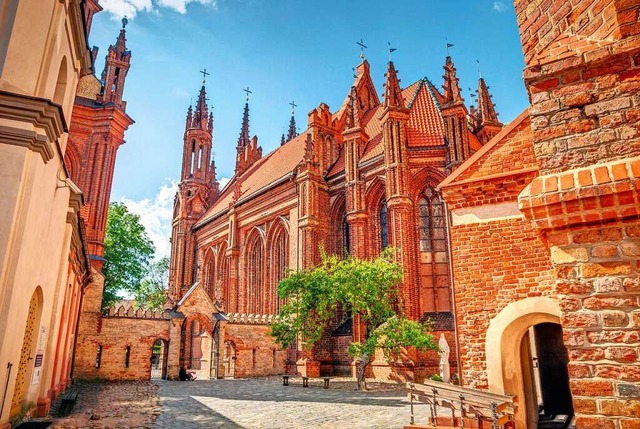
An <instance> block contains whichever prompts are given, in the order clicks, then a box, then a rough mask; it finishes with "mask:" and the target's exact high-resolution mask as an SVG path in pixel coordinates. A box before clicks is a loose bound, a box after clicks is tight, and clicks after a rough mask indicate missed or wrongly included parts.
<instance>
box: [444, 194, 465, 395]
mask: <svg viewBox="0 0 640 429" xmlns="http://www.w3.org/2000/svg"><path fill="white" fill-rule="evenodd" d="M442 202H443V203H444V211H445V213H446V218H447V222H446V225H447V242H448V244H449V245H448V246H447V256H448V258H447V259H448V260H449V261H448V262H449V263H448V265H449V279H450V283H451V310H452V312H453V321H454V323H453V333H454V336H455V340H456V363H457V366H458V382H459V383H460V386H461V387H462V385H463V384H462V364H461V360H460V339H459V337H458V311H457V310H456V295H455V290H456V288H455V286H454V285H455V282H454V280H453V252H452V250H451V212H450V211H449V206H448V204H447V201H446V200H445V199H444V198H442Z"/></svg>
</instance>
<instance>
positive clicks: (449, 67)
mask: <svg viewBox="0 0 640 429" xmlns="http://www.w3.org/2000/svg"><path fill="white" fill-rule="evenodd" d="M442 77H443V78H444V84H443V85H442V90H443V93H442V95H443V98H444V102H443V105H450V104H458V103H463V99H462V94H461V92H460V85H459V83H458V76H457V74H456V68H455V66H454V65H453V61H452V60H451V57H450V56H447V59H446V60H445V64H444V76H442Z"/></svg>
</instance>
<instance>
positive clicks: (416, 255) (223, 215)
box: [170, 57, 501, 376]
mask: <svg viewBox="0 0 640 429" xmlns="http://www.w3.org/2000/svg"><path fill="white" fill-rule="evenodd" d="M445 72H446V74H447V76H446V79H445V87H444V91H443V92H442V93H441V92H440V91H439V90H438V89H436V88H435V86H434V85H432V84H431V82H429V81H428V80H426V79H421V80H419V81H417V82H415V83H413V84H412V85H409V86H408V87H407V88H404V89H402V88H401V87H400V85H399V80H398V77H397V71H396V70H395V66H394V64H393V63H391V62H390V63H389V66H388V70H387V73H386V84H385V94H384V98H383V102H381V101H380V100H379V97H378V94H377V91H376V89H375V85H374V83H373V80H372V77H371V74H370V69H369V63H368V62H367V61H366V60H363V61H362V63H361V64H359V65H358V66H357V68H356V77H355V80H354V82H353V85H352V88H351V90H350V91H349V93H348V95H347V97H346V98H345V101H344V103H343V104H342V105H341V106H340V107H339V109H338V110H336V111H334V112H331V111H330V109H329V107H328V106H327V105H326V104H324V103H321V104H320V105H319V106H318V107H317V108H316V109H314V110H312V111H311V112H310V113H309V115H308V127H307V130H306V131H305V132H304V133H302V134H301V135H298V136H296V135H295V133H290V139H289V140H288V141H286V140H285V141H283V142H282V144H281V146H280V147H279V148H278V149H276V150H275V151H274V152H272V153H269V154H266V155H264V156H263V155H262V150H261V148H260V147H259V146H258V144H257V138H256V137H253V138H251V137H250V134H249V103H248V99H247V102H246V103H245V108H244V112H243V120H242V126H241V132H240V136H239V139H238V144H237V149H238V156H237V164H236V174H235V175H234V176H233V178H232V179H231V181H230V182H229V184H227V185H226V186H225V188H224V189H222V190H218V189H217V182H215V176H214V177H211V176H209V175H208V174H207V173H206V172H205V174H203V175H199V171H200V170H197V171H196V172H195V173H192V171H193V167H192V165H193V162H194V161H193V159H194V157H193V147H192V144H191V141H192V137H191V136H192V135H194V133H196V132H200V133H201V134H202V137H201V139H200V140H198V141H202V142H205V143H204V147H206V148H210V147H211V146H212V140H211V135H212V129H210V128H207V127H208V124H204V125H202V124H201V123H200V122H198V121H196V122H194V119H193V118H194V115H196V114H201V115H205V114H206V111H207V110H206V109H207V107H206V105H205V104H204V101H203V100H204V98H203V94H204V93H205V92H204V91H205V89H204V86H203V87H202V89H201V93H200V97H199V100H198V102H197V105H196V109H195V111H194V110H192V108H189V111H188V115H187V126H186V129H185V142H184V156H183V173H182V182H181V184H180V190H179V191H178V194H177V196H176V205H175V211H174V224H173V225H174V230H173V233H172V262H171V279H170V291H171V294H172V300H173V301H174V302H178V301H179V300H181V299H182V296H183V294H184V293H185V292H186V291H187V290H189V288H191V287H192V285H196V284H198V285H200V286H201V287H202V288H203V290H205V291H206V292H207V293H208V294H209V296H210V298H211V301H212V302H213V303H214V305H215V307H216V308H217V309H218V311H224V312H225V313H227V314H237V315H244V316H243V317H258V318H263V317H271V316H274V315H275V314H277V310H278V307H279V305H280V300H279V298H277V284H278V281H279V280H280V279H281V278H282V276H283V275H284V273H285V270H286V269H287V268H289V269H300V268H305V267H309V266H312V265H314V264H316V263H318V262H319V248H320V246H321V245H323V246H324V247H325V249H327V250H328V251H329V252H331V253H336V254H344V252H345V250H347V251H348V252H349V253H351V254H352V255H354V256H357V257H360V258H370V257H373V256H375V255H377V254H378V253H379V252H380V251H381V250H382V249H383V247H385V246H387V245H391V246H393V247H395V248H397V249H399V252H398V261H399V262H400V263H401V264H402V266H403V267H404V282H403V285H402V286H401V288H400V305H399V307H400V309H399V311H402V312H404V313H405V314H407V315H408V316H409V317H411V318H412V319H414V320H415V319H423V320H424V319H428V318H433V319H435V321H436V326H437V329H438V330H442V331H443V332H445V331H446V333H447V335H448V336H449V337H450V338H453V337H452V336H451V331H452V329H453V323H452V313H451V312H452V305H451V296H450V282H449V265H448V252H447V240H446V231H445V227H444V220H445V217H444V207H443V205H442V201H441V199H440V197H439V196H438V195H437V194H436V193H435V191H434V187H435V185H436V184H437V183H438V182H440V181H441V180H442V179H443V178H444V177H445V176H446V174H447V173H448V172H449V171H450V170H451V169H452V168H453V166H454V165H455V164H456V163H459V162H461V161H463V160H464V159H466V158H467V157H469V156H470V155H471V154H472V153H473V152H475V151H476V150H477V149H479V148H480V147H481V143H480V140H479V137H478V136H476V135H475V134H473V132H472V130H471V129H470V128H469V127H468V126H467V122H466V115H467V112H468V111H467V108H466V107H465V105H464V102H463V101H462V98H461V96H460V90H459V87H458V79H457V77H456V72H455V68H454V67H453V62H452V60H451V58H450V57H448V58H447V60H446V65H445ZM487 97H489V96H488V93H487ZM439 103H444V104H445V105H446V106H449V107H446V106H445V107H443V108H442V109H441V108H440V107H439V106H440V104H439ZM447 103H448V104H447ZM491 108H493V105H491ZM440 109H441V110H440ZM447 109H448V110H447ZM194 112H196V113H194ZM197 112H205V113H197ZM446 115H449V116H446ZM492 115H493V116H491V117H492V118H493V119H494V120H495V121H494V125H496V124H497V125H498V126H501V124H499V123H498V122H497V117H496V115H495V111H494V112H493V114H492ZM445 116H446V117H447V118H449V117H450V120H447V122H446V124H445V122H444V121H443V117H445ZM480 117H487V116H486V115H485V116H482V115H481V116H480ZM293 120H294V119H292V121H293ZM477 125H478V127H477V129H476V130H475V131H476V132H478V133H479V132H480V129H482V128H483V127H484V126H485V125H487V126H488V125H490V124H488V123H485V121H483V120H480V122H479V123H478V124H477ZM198 130H200V131H198ZM447 130H448V131H447ZM485 132H487V130H485ZM451 145H456V149H455V150H454V151H453V152H451V150H452V149H450V147H451ZM209 153H211V152H210V151H209V150H205V152H204V154H205V155H204V162H203V163H202V165H203V166H208V165H210V166H211V168H213V165H214V163H213V160H212V159H211V158H209ZM452 153H453V154H454V155H453V159H452V155H451V154H452ZM195 159H196V160H197V159H198V158H197V157H196V158H195ZM185 165H186V167H185ZM206 168H208V167H203V169H206ZM196 184H197V186H196ZM196 187H197V189H196ZM198 195H207V196H209V197H208V198H204V197H203V198H200V201H201V203H200V204H199V205H197V209H195V208H194V207H196V206H194V205H193V203H192V201H195V200H196V199H198V197H197V196H198ZM341 322H342V321H340V322H336V324H335V326H333V325H332V326H331V327H328V328H327V333H326V335H325V337H324V338H323V340H322V341H321V342H320V343H319V344H318V345H317V346H316V348H315V350H314V351H303V350H302V349H300V350H297V351H296V350H290V351H288V352H287V355H286V358H285V359H286V362H287V367H288V368H290V369H291V368H292V367H293V364H294V363H295V361H296V360H298V361H299V363H300V362H304V365H303V367H305V366H306V367H308V368H310V367H311V366H312V367H313V368H314V369H313V371H320V370H321V371H322V372H323V373H345V372H347V371H349V370H350V368H351V364H352V362H351V361H352V359H351V358H350V357H349V356H348V355H347V353H346V346H347V345H348V343H349V342H350V341H352V340H353V339H354V338H355V339H358V338H361V335H362V329H361V328H362V327H361V326H360V324H359V323H358V322H357V321H355V322H351V321H350V319H349V318H347V321H346V322H345V323H346V324H343V326H340V324H341ZM227 326H232V324H231V323H230V324H228V325H227ZM227 329H229V328H227ZM242 332H245V334H244V335H248V332H249V331H248V330H246V331H242ZM265 341H266V339H265ZM245 347H247V346H245ZM240 351H241V349H240V348H239V347H237V348H236V352H237V353H240ZM276 353H281V352H280V351H278V350H277V351H276ZM283 356H284V355H283ZM426 356H427V355H425V356H422V357H421V359H424V362H422V363H420V364H417V365H418V366H419V367H420V368H423V369H420V370H414V369H412V370H411V371H410V372H411V374H419V376H424V373H425V372H426V371H427V370H426V369H424V368H427V367H428V368H430V369H429V371H433V372H434V373H435V372H437V368H436V367H437V357H436V356H435V355H433V356H431V355H429V357H426ZM264 358H265V359H266V362H264V363H260V362H258V363H257V364H256V366H255V368H256V369H252V371H254V374H257V373H259V372H261V371H262V369H261V368H266V367H269V365H272V364H273V362H272V361H273V359H272V358H268V357H266V354H265V357H264ZM238 359H240V357H238ZM258 359H260V357H258ZM300 359H303V360H302V361H300ZM427 361H429V362H430V363H429V362H427ZM454 361H455V359H452V363H453V362H454ZM407 362H408V361H407ZM238 365H240V366H238V367H237V369H238V370H243V369H242V368H244V367H243V366H242V365H244V364H242V363H241V362H239V363H238ZM278 365H279V364H278ZM411 365H413V363H412V364H411ZM303 367H300V366H299V369H300V368H303ZM278 368H280V367H279V366H278ZM302 370H305V369H302ZM247 374H251V372H249V373H247Z"/></svg>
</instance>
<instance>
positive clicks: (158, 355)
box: [151, 339, 169, 380]
mask: <svg viewBox="0 0 640 429" xmlns="http://www.w3.org/2000/svg"><path fill="white" fill-rule="evenodd" d="M168 351H169V348H168V347H167V343H166V342H165V341H164V340H160V339H158V340H156V341H155V343H153V347H152V349H151V379H152V380H153V379H156V380H158V379H166V378H167V352H168Z"/></svg>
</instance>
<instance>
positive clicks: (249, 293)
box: [245, 234, 264, 314]
mask: <svg viewBox="0 0 640 429" xmlns="http://www.w3.org/2000/svg"><path fill="white" fill-rule="evenodd" d="M263 267H264V257H263V248H262V240H261V239H260V237H259V236H258V235H257V234H256V235H255V236H254V238H253V240H251V242H250V243H249V247H248V252H247V282H246V284H247V290H246V293H245V300H246V301H245V302H246V306H245V307H246V312H247V313H248V314H261V311H262V306H261V303H262V302H263V287H262V286H263Z"/></svg>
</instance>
